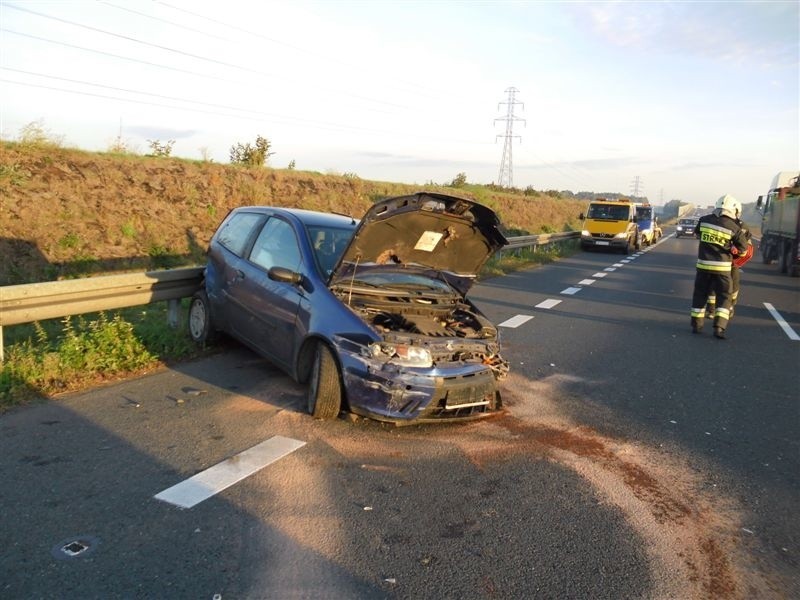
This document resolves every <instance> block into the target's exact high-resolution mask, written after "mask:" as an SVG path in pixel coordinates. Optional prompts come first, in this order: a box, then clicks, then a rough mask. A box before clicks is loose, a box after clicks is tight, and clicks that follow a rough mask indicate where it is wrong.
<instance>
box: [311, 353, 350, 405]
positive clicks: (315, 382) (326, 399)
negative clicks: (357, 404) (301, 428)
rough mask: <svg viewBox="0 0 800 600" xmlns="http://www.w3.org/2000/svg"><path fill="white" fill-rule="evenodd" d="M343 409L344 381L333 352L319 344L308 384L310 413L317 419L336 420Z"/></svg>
mask: <svg viewBox="0 0 800 600" xmlns="http://www.w3.org/2000/svg"><path fill="white" fill-rule="evenodd" d="M341 407H342V379H341V376H340V373H339V364H338V363H337V362H336V358H334V356H333V352H331V349H330V348H328V346H326V345H325V344H323V343H321V342H320V343H319V344H317V349H316V353H315V356H314V364H313V366H312V367H311V377H310V378H309V384H308V412H309V413H310V414H311V416H313V417H314V418H315V419H335V418H336V416H337V415H338V414H339V410H341Z"/></svg>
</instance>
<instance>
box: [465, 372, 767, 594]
mask: <svg viewBox="0 0 800 600" xmlns="http://www.w3.org/2000/svg"><path fill="white" fill-rule="evenodd" d="M564 383H567V381H565V378H563V377H558V376H554V377H551V378H548V379H545V380H540V381H530V380H527V379H525V378H524V377H520V376H514V375H512V376H510V378H509V381H508V383H507V385H506V386H505V388H506V390H505V392H504V401H505V404H506V406H507V411H506V414H504V415H503V416H500V417H498V418H496V419H493V420H491V421H487V422H483V423H476V424H474V425H472V426H470V434H471V435H468V436H463V437H462V439H463V443H460V444H459V441H458V439H457V438H456V439H453V440H452V441H453V442H454V443H455V444H457V445H459V446H460V448H461V450H462V451H463V452H464V453H465V455H467V456H468V458H469V459H470V460H471V461H472V462H473V463H474V464H475V465H476V466H477V467H479V468H486V467H488V466H489V465H490V464H491V463H495V462H496V461H502V460H508V459H510V458H512V457H514V456H518V455H521V454H525V455H528V456H533V457H536V456H539V457H542V458H546V459H548V460H552V461H554V462H556V463H558V464H560V465H563V466H565V467H568V468H570V469H573V470H574V471H575V472H577V473H578V474H579V475H581V476H582V477H583V478H584V479H585V480H587V481H588V482H589V483H590V484H591V485H592V487H593V489H594V490H595V491H596V493H597V494H598V496H599V497H601V498H602V499H604V500H605V501H606V502H609V503H610V504H612V505H615V506H617V507H618V508H619V509H621V510H622V512H623V514H624V515H625V517H626V519H627V520H628V522H629V523H630V525H631V526H632V528H633V529H634V530H635V531H636V532H637V533H638V534H639V535H640V536H641V539H642V540H644V542H645V546H646V549H647V552H648V554H649V556H650V563H651V570H652V573H653V581H654V582H655V589H654V590H652V594H653V596H652V597H653V598H687V599H688V598H698V599H699V598H704V599H705V598H714V599H722V600H733V599H740V598H753V597H782V594H781V593H780V592H779V591H778V589H777V588H778V587H779V586H777V585H776V583H775V582H773V581H769V580H768V579H765V577H764V576H763V575H762V574H761V573H760V572H759V571H758V570H757V569H756V568H755V567H754V566H753V565H752V564H751V561H750V560H749V559H748V557H747V555H746V552H744V550H743V549H742V548H741V544H740V543H739V541H738V540H739V533H738V532H739V531H740V530H741V518H740V510H739V509H738V508H737V507H736V506H734V505H733V503H732V502H731V501H730V500H728V499H726V498H721V497H715V496H714V495H713V494H712V493H709V492H708V491H706V490H704V489H702V488H703V486H702V481H701V479H700V476H699V475H698V474H697V473H696V472H694V471H692V469H691V468H689V467H688V466H687V465H686V464H685V463H682V462H681V460H680V458H676V457H674V456H670V455H667V454H666V453H665V452H663V451H659V450H657V449H649V448H646V447H644V446H642V445H640V444H637V443H636V442H633V441H630V440H619V439H612V438H609V437H605V436H603V435H601V434H600V433H598V432H597V431H594V430H593V429H591V428H588V427H585V426H581V425H579V424H577V423H575V422H573V420H572V419H571V418H570V417H569V416H568V415H566V414H564V411H562V410H560V409H559V397H560V395H561V394H563V392H562V391H561V390H562V388H563V384H564Z"/></svg>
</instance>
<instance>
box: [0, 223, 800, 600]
mask: <svg viewBox="0 0 800 600" xmlns="http://www.w3.org/2000/svg"><path fill="white" fill-rule="evenodd" d="M695 247H696V242H694V241H693V240H689V239H680V240H675V239H666V240H664V241H663V242H662V243H661V244H659V245H658V246H656V247H654V248H652V249H650V250H649V251H647V252H644V253H642V254H641V255H639V256H636V257H635V258H631V259H630V260H629V259H628V258H627V257H625V256H622V255H614V254H606V253H599V252H598V253H595V252H593V253H582V254H578V255H576V256H575V257H572V258H570V259H566V260H562V261H559V262H557V263H554V264H552V265H549V266H546V267H542V268H538V269H534V270H530V271H525V272H521V273H516V274H513V275H509V276H507V277H503V278H497V279H493V280H490V281H487V282H485V283H483V284H481V285H478V286H476V288H475V290H474V291H473V294H472V298H473V300H475V301H476V303H477V304H478V305H479V306H480V307H481V308H482V310H483V311H484V312H485V313H486V314H487V316H489V317H490V318H491V319H492V320H494V321H495V322H496V323H502V322H504V321H506V320H508V319H510V318H512V317H515V316H517V315H524V316H527V317H531V318H530V319H529V320H527V321H525V322H524V323H522V324H520V325H519V326H517V327H513V328H511V327H504V328H503V329H502V332H503V345H504V354H505V356H506V358H508V359H509V360H510V362H511V367H512V372H511V375H510V376H509V378H508V380H507V381H506V382H505V384H504V388H503V396H504V400H505V403H506V406H507V411H506V413H505V414H503V415H500V416H498V417H495V418H492V419H490V420H486V421H482V422H479V423H473V424H467V425H444V426H436V427H434V426H412V427H406V428H394V427H391V426H386V425H382V424H379V423H375V422H372V421H365V420H348V419H339V420H337V421H334V422H320V421H315V420H313V419H311V418H310V417H309V416H308V415H307V414H305V412H304V393H305V389H304V388H303V387H302V386H299V385H297V384H294V383H293V382H291V381H290V380H289V379H288V378H287V377H286V376H284V375H283V374H281V373H280V372H278V371H276V370H274V369H273V368H271V367H270V366H269V365H268V364H267V363H266V362H264V361H263V360H261V359H259V358H258V357H256V356H255V355H253V354H251V353H250V352H249V351H247V350H245V349H243V348H241V347H239V346H238V345H236V344H235V343H230V344H227V345H225V346H224V348H223V351H222V352H220V354H218V355H216V356H213V357H211V358H208V359H205V360H202V361H198V362H194V363H188V364H184V365H180V366H178V367H175V368H173V369H168V370H163V371H160V372H157V373H153V374H151V375H148V376H145V377H141V378H138V379H135V380H130V381H124V382H120V383H117V384H114V385H110V386H107V387H104V388H102V389H96V390H92V391H91V392H87V393H82V394H75V395H70V396H65V397H62V398H59V399H58V400H55V401H52V402H47V403H44V404H41V405H36V406H30V407H26V408H22V409H19V410H15V411H13V412H11V413H8V414H5V415H2V416H0V434H1V435H0V475H2V481H3V485H2V486H0V503H2V507H3V517H2V520H0V543H2V547H3V552H2V553H0V595H1V596H2V597H4V598H5V597H7V598H59V597H63V598H74V597H85V598H116V597H121V598H131V597H136V598H139V597H141V598H208V599H211V598H214V597H219V598H223V599H226V598H277V599H282V598H436V599H439V598H614V599H618V598H654V599H655V598H658V599H660V598H752V597H759V598H792V597H800V571H799V570H798V553H800V522H799V521H798V519H797V517H796V508H797V506H798V505H800V502H799V501H800V482H799V481H798V477H799V476H800V475H799V474H800V448H799V447H798V435H797V430H798V424H800V418H799V417H800V409H798V393H797V390H798V389H800V386H798V383H800V375H798V365H800V361H798V359H799V358H800V342H798V341H793V340H791V339H790V338H789V336H788V335H787V333H786V332H785V331H784V330H783V329H782V328H781V327H779V326H778V324H777V323H776V321H775V319H774V318H773V316H772V315H771V314H770V313H769V312H768V311H767V310H766V309H765V307H764V304H763V303H764V302H768V303H770V304H771V305H773V306H774V308H775V309H777V310H778V311H779V312H780V314H781V315H782V316H783V318H784V319H785V320H786V322H787V325H788V326H790V327H792V328H793V330H794V331H795V332H798V333H800V306H799V305H798V300H799V299H800V295H799V294H798V291H800V280H797V279H792V278H789V277H786V276H782V275H780V274H778V273H777V268H776V267H775V266H774V265H772V266H766V265H761V264H758V263H756V262H755V260H757V259H754V261H752V262H751V264H750V265H748V266H747V268H746V269H745V271H744V274H743V278H742V299H741V301H740V305H739V307H738V309H737V312H736V316H735V318H734V320H733V322H732V324H731V326H730V328H729V339H728V340H725V341H721V340H716V339H714V338H713V337H712V336H711V335H710V326H709V327H707V329H708V332H706V333H705V334H704V335H700V336H696V335H692V334H691V333H690V327H689V304H690V302H689V300H690V297H691V288H692V282H693V256H694V251H695ZM623 260H624V261H625V262H621V261H623ZM615 264H616V265H619V266H614V265H615ZM607 269H608V270H607ZM611 269H613V270H611ZM597 274H604V275H605V276H604V277H600V276H599V275H597ZM570 291H572V292H573V293H565V292H570ZM520 320H522V319H518V321H520ZM709 325H710V324H709ZM279 436H282V437H283V438H290V439H292V440H298V441H299V442H302V443H304V445H302V447H300V448H299V449H296V450H294V451H292V452H289V453H288V454H287V455H286V456H284V457H282V458H280V459H278V460H276V461H275V462H272V463H270V464H268V465H266V466H264V467H263V468H259V469H256V470H255V472H253V473H252V474H250V475H249V476H246V477H244V478H243V479H242V480H241V481H239V482H238V483H235V484H233V485H231V486H230V487H228V488H226V489H224V490H223V491H220V492H219V493H216V494H214V495H212V496H211V497H209V498H208V499H206V500H203V501H202V502H199V503H198V504H196V505H194V506H192V507H191V508H179V507H177V506H175V505H173V504H170V503H169V502H165V501H161V500H158V499H156V498H155V496H156V495H157V494H159V493H161V492H164V491H165V490H167V489H169V488H170V487H171V486H174V485H176V484H180V483H181V482H184V481H186V480H187V479H188V478H190V477H192V476H195V475H196V474H199V473H206V472H207V471H206V470H207V469H209V468H211V467H213V466H214V465H217V464H218V463H221V462H222V461H226V459H227V460H228V462H230V461H231V460H238V461H239V462H241V463H244V462H246V461H245V460H243V459H240V458H239V457H241V456H242V455H241V453H242V452H245V451H247V450H248V449H251V448H254V447H258V445H259V444H261V443H262V442H264V441H265V440H273V441H274V440H281V439H282V438H281V437H279ZM231 457H234V458H233V459H232V458H231Z"/></svg>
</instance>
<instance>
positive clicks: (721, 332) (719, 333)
mask: <svg viewBox="0 0 800 600" xmlns="http://www.w3.org/2000/svg"><path fill="white" fill-rule="evenodd" d="M714 337H715V338H717V339H718V340H724V339H725V329H723V328H722V327H714Z"/></svg>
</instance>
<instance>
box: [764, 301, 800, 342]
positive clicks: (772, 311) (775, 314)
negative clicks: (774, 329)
mask: <svg viewBox="0 0 800 600" xmlns="http://www.w3.org/2000/svg"><path fill="white" fill-rule="evenodd" d="M764 306H765V307H766V309H767V310H768V311H769V314H771V315H772V318H773V319H775V321H776V322H777V323H778V325H780V326H781V329H783V332H784V333H785V334H786V335H787V336H789V339H790V340H794V341H798V340H800V335H797V332H796V331H795V330H794V329H792V326H791V325H789V324H788V323H787V322H786V320H785V319H784V318H783V317H782V316H781V313H779V312H778V311H777V310H775V307H774V306H772V304H770V303H769V302H764Z"/></svg>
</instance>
